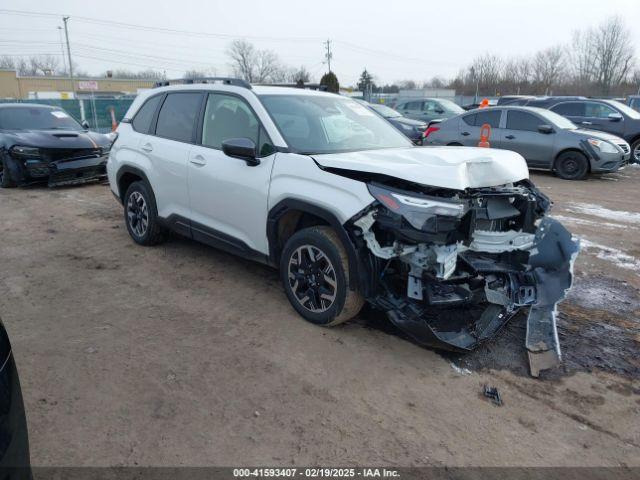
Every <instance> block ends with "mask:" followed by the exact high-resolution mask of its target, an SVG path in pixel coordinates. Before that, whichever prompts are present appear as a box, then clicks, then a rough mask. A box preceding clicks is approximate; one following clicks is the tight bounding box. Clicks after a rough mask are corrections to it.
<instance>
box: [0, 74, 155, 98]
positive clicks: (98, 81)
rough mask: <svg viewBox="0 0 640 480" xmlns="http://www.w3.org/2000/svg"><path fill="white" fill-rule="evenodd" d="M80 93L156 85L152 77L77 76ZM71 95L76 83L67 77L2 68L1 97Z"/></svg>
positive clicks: (131, 91) (113, 92) (119, 91)
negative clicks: (34, 74) (29, 75)
mask: <svg viewBox="0 0 640 480" xmlns="http://www.w3.org/2000/svg"><path fill="white" fill-rule="evenodd" d="M74 83H75V87H76V94H77V96H78V97H83V96H90V95H91V94H95V95H124V94H128V95H135V94H137V93H138V91H139V90H141V89H146V88H151V87H153V83H154V81H153V80H135V79H121V78H76V79H74ZM9 98H16V99H29V98H32V99H44V98H49V99H51V98H60V99H71V98H74V97H73V87H72V85H71V80H69V79H68V78H65V77H53V76H51V77H50V76H35V77H21V76H19V75H18V74H17V73H16V71H15V70H2V69H0V99H9Z"/></svg>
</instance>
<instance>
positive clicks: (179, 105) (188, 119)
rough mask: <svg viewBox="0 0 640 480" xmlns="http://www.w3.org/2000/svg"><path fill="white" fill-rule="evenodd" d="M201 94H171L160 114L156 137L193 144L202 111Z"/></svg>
mask: <svg viewBox="0 0 640 480" xmlns="http://www.w3.org/2000/svg"><path fill="white" fill-rule="evenodd" d="M201 99H202V94H200V93H170V94H169V95H167V98H166V100H165V101H164V103H163V104H162V108H161V109H160V113H159V114H158V124H157V125H156V135H158V136H159V137H164V138H169V139H171V140H177V141H178V142H186V143H191V142H193V140H194V135H193V134H194V131H195V128H194V127H195V123H196V118H197V116H198V112H199V111H200V101H201Z"/></svg>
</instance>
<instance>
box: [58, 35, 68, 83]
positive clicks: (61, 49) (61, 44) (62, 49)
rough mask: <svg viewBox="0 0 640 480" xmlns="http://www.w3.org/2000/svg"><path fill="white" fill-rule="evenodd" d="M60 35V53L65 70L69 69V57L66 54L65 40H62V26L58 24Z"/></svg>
mask: <svg viewBox="0 0 640 480" xmlns="http://www.w3.org/2000/svg"><path fill="white" fill-rule="evenodd" d="M57 28H58V36H59V37H60V53H62V65H63V66H64V70H65V72H66V71H67V57H66V55H65V54H64V41H63V40H62V27H61V26H59V25H58V27H57Z"/></svg>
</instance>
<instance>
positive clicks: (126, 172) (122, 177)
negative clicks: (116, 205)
mask: <svg viewBox="0 0 640 480" xmlns="http://www.w3.org/2000/svg"><path fill="white" fill-rule="evenodd" d="M140 180H142V181H144V182H146V183H147V185H149V188H151V193H152V194H153V195H155V192H153V187H151V182H149V178H148V177H147V174H146V173H144V171H142V170H141V169H139V168H137V167H133V166H131V165H123V166H122V167H120V169H119V170H118V173H117V174H116V183H117V185H118V196H119V198H120V203H124V195H125V193H127V189H128V188H129V186H130V185H131V184H132V183H133V182H137V181H140Z"/></svg>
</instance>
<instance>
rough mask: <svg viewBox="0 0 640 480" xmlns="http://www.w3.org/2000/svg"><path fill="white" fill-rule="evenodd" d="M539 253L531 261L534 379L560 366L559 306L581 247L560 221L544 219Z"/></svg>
mask: <svg viewBox="0 0 640 480" xmlns="http://www.w3.org/2000/svg"><path fill="white" fill-rule="evenodd" d="M534 246H535V249H534V251H532V253H531V255H530V257H529V265H530V267H531V268H532V271H533V274H534V276H535V278H536V284H537V295H538V297H537V301H536V303H534V304H533V305H532V306H531V309H530V310H529V316H528V318H527V337H526V347H527V352H528V356H529V367H530V370H531V375H532V376H534V377H538V376H539V375H540V371H541V370H546V369H549V368H553V367H555V366H557V365H559V364H560V361H561V359H562V356H561V353H560V342H559V341H558V330H557V327H556V306H557V304H558V303H559V302H560V301H562V300H563V299H564V297H565V295H566V293H567V291H568V290H569V288H571V284H572V282H573V263H574V261H575V259H576V256H577V255H578V252H579V251H580V243H579V241H578V240H574V239H573V238H572V237H571V234H570V233H569V232H568V231H567V230H566V229H565V228H564V227H563V226H562V225H561V224H560V223H559V222H558V221H557V220H554V219H551V218H544V219H543V220H542V222H541V224H540V227H539V228H538V231H537V232H536V239H535V242H534Z"/></svg>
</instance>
